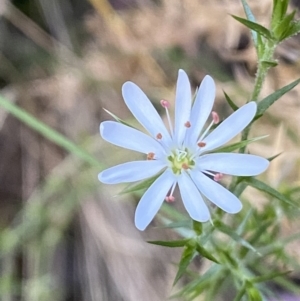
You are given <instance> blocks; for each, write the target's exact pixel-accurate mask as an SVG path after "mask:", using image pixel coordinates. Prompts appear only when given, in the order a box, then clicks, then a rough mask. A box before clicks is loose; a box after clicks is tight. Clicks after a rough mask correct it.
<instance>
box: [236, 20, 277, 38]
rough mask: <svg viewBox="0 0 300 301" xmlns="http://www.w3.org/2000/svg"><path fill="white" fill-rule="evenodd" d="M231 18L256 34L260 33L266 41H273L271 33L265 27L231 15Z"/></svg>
mask: <svg viewBox="0 0 300 301" xmlns="http://www.w3.org/2000/svg"><path fill="white" fill-rule="evenodd" d="M232 17H233V18H234V19H236V20H237V21H239V22H240V23H242V24H244V25H245V26H246V27H248V28H250V29H252V30H254V31H256V32H257V33H260V34H261V35H262V36H264V37H265V38H266V39H268V40H273V37H272V34H271V32H270V31H269V30H268V29H267V28H266V27H264V26H262V25H260V24H258V23H255V22H252V21H249V20H247V19H243V18H240V17H238V16H234V15H232Z"/></svg>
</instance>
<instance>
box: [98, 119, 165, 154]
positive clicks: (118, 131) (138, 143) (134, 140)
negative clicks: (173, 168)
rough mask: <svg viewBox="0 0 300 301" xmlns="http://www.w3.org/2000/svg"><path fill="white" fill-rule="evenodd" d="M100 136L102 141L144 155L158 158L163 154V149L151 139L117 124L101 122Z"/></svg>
mask: <svg viewBox="0 0 300 301" xmlns="http://www.w3.org/2000/svg"><path fill="white" fill-rule="evenodd" d="M100 134H101V137H102V138H103V139H104V140H106V141H108V142H110V143H112V144H114V145H117V146H120V147H123V148H127V149H131V150H134V151H137V152H140V153H144V154H148V153H150V152H153V153H155V155H157V156H159V157H161V156H162V154H164V149H163V147H162V146H161V145H160V144H159V143H158V142H157V141H155V140H154V139H153V138H151V137H150V136H148V135H146V134H144V133H142V132H140V131H138V130H136V129H134V128H131V127H129V126H126V125H124V124H122V123H119V122H115V121H104V122H102V123H101V124H100Z"/></svg>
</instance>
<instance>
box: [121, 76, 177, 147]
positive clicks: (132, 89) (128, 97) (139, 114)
mask: <svg viewBox="0 0 300 301" xmlns="http://www.w3.org/2000/svg"><path fill="white" fill-rule="evenodd" d="M122 94H123V97H124V101H125V103H126V105H127V107H128V108H129V110H130V111H131V113H132V114H133V116H134V117H135V118H136V119H137V120H138V121H139V123H140V124H141V125H142V126H143V127H144V128H145V129H146V130H147V131H148V132H149V133H150V135H151V136H152V137H156V135H157V134H159V133H160V134H161V135H162V140H161V141H162V142H163V143H164V144H165V145H166V146H169V145H170V144H171V137H170V134H169V132H168V131H167V129H166V127H165V125H164V123H163V121H162V119H161V118H160V116H159V114H158V113H157V111H156V110H155V108H154V107H153V105H152V103H151V102H150V100H149V99H148V97H147V96H146V94H145V93H144V92H143V91H142V90H141V89H140V88H139V87H138V86H137V85H136V84H134V83H132V82H126V83H125V84H124V85H123V87H122Z"/></svg>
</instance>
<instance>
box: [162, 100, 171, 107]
mask: <svg viewBox="0 0 300 301" xmlns="http://www.w3.org/2000/svg"><path fill="white" fill-rule="evenodd" d="M160 104H161V106H162V107H163V108H165V109H167V108H169V107H170V103H169V102H168V101H167V100H165V99H162V100H161V101H160Z"/></svg>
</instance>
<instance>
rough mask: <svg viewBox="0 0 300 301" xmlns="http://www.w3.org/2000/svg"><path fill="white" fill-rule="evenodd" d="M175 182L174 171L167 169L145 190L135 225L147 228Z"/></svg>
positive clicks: (138, 207) (137, 209)
mask: <svg viewBox="0 0 300 301" xmlns="http://www.w3.org/2000/svg"><path fill="white" fill-rule="evenodd" d="M174 182H175V177H174V175H173V173H172V172H171V171H170V170H169V169H167V170H166V171H165V172H164V173H163V174H162V175H161V176H160V177H159V178H157V179H156V180H155V182H154V183H153V184H152V185H151V186H150V187H149V188H148V190H147V191H146V192H145V194H144V195H143V197H142V198H141V200H140V201H139V203H138V205H137V208H136V211H135V226H136V227H137V228H138V229H139V230H141V231H143V230H145V228H146V227H147V226H148V225H149V224H150V222H151V221H152V220H153V218H154V216H155V214H156V213H157V212H158V210H159V208H160V207H161V205H162V203H163V201H164V199H165V197H166V195H167V193H168V191H169V189H170V188H171V186H172V185H173V183H174Z"/></svg>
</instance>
